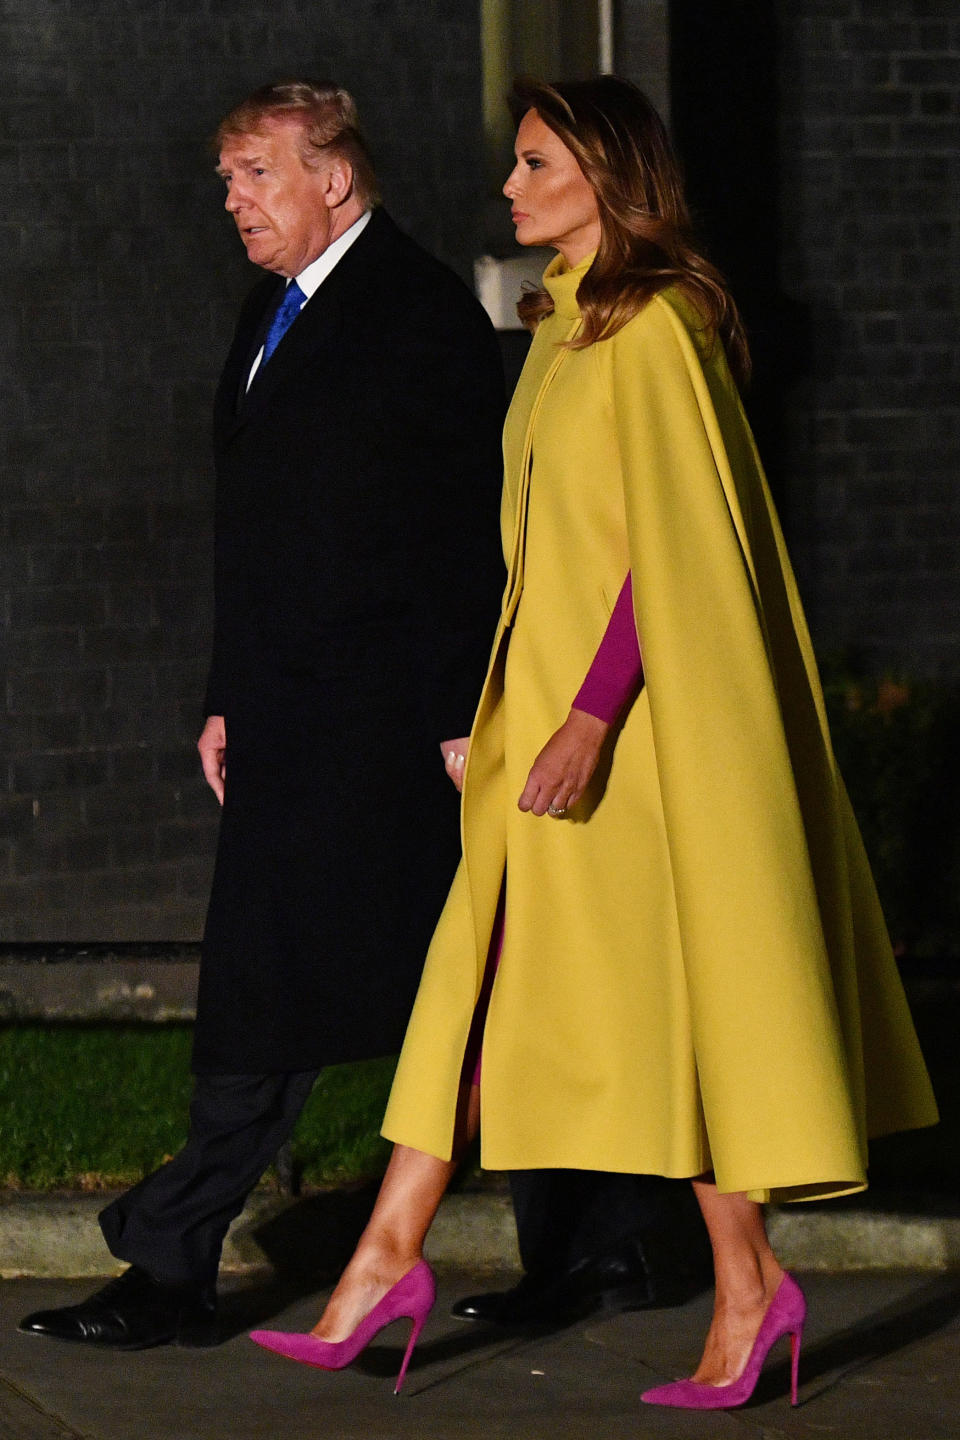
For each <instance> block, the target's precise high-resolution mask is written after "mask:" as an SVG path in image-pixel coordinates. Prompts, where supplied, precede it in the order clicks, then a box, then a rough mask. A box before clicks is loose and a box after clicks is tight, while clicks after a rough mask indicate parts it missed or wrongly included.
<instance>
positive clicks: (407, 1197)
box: [313, 1085, 480, 1340]
mask: <svg viewBox="0 0 960 1440" xmlns="http://www.w3.org/2000/svg"><path fill="white" fill-rule="evenodd" d="M462 1109H463V1118H462V1123H461V1124H460V1125H458V1140H459V1144H458V1146H457V1148H456V1150H455V1152H454V1158H453V1159H452V1160H438V1159H437V1157H436V1156H435V1155H426V1154H424V1152H423V1151H422V1150H411V1149H410V1148H409V1146H406V1145H395V1146H394V1148H393V1154H392V1155H391V1157H390V1164H389V1165H388V1166H387V1170H386V1174H385V1175H384V1177H383V1183H382V1185H381V1186H380V1193H379V1195H378V1196H377V1202H376V1204H375V1205H374V1207H373V1214H372V1215H371V1216H370V1221H369V1223H368V1225H367V1227H366V1229H365V1230H364V1232H363V1234H362V1235H361V1236H360V1240H359V1243H358V1245H357V1248H356V1250H355V1251H354V1253H353V1257H352V1259H351V1260H350V1263H349V1264H348V1266H347V1268H346V1270H344V1272H343V1274H342V1275H341V1277H340V1280H339V1282H338V1284H337V1288H336V1289H335V1290H334V1292H333V1294H332V1295H331V1296H330V1300H329V1302H328V1303H327V1307H326V1309H325V1310H324V1312H323V1314H322V1315H321V1317H320V1319H319V1320H318V1322H317V1324H316V1325H315V1326H314V1327H313V1334H314V1335H317V1336H319V1338H320V1339H321V1340H343V1339H345V1338H346V1336H347V1335H349V1334H351V1333H352V1331H353V1330H355V1329H356V1327H357V1325H358V1324H359V1323H360V1321H361V1320H362V1319H363V1318H364V1316H365V1315H368V1314H369V1313H370V1311H371V1310H372V1309H373V1307H374V1305H376V1303H377V1302H378V1300H380V1299H381V1298H382V1297H383V1296H384V1295H385V1294H386V1293H387V1291H388V1290H389V1289H390V1288H391V1286H393V1285H395V1284H396V1283H397V1281H398V1280H399V1279H400V1278H401V1277H402V1276H403V1275H405V1274H406V1273H407V1271H408V1270H411V1269H412V1268H413V1266H414V1265H416V1263H417V1261H418V1260H419V1259H420V1256H421V1253H422V1251H423V1242H424V1240H425V1239H426V1235H427V1231H428V1230H429V1229H430V1226H431V1224H432V1222H433V1217H434V1216H435V1215H436V1213H437V1209H438V1207H439V1205H440V1201H441V1200H442V1199H443V1197H444V1194H445V1192H446V1189H447V1186H448V1185H449V1183H450V1181H451V1179H452V1178H453V1176H454V1173H455V1172H456V1169H457V1166H458V1164H459V1163H460V1156H461V1155H462V1153H463V1149H464V1147H465V1146H466V1145H468V1144H469V1143H470V1141H471V1140H472V1139H473V1138H474V1136H475V1135H476V1133H477V1129H478V1127H479V1121H480V1089H479V1086H477V1085H471V1086H470V1087H469V1089H468V1090H467V1092H466V1094H465V1095H464V1101H463V1107H462Z"/></svg>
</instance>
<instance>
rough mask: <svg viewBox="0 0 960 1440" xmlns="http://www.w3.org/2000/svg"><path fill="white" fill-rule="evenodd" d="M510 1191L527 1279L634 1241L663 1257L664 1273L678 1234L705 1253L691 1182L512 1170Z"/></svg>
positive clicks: (561, 1269)
mask: <svg viewBox="0 0 960 1440" xmlns="http://www.w3.org/2000/svg"><path fill="white" fill-rule="evenodd" d="M510 1190H511V1193H512V1195H513V1209H514V1214H515V1215H516V1219H517V1238H518V1241H519V1245H520V1258H521V1260H522V1261H523V1267H524V1269H525V1270H526V1272H527V1274H528V1275H532V1276H536V1277H538V1278H539V1277H541V1276H542V1277H543V1278H550V1277H552V1276H554V1275H561V1274H563V1273H564V1272H565V1271H566V1270H569V1269H570V1268H572V1267H573V1266H574V1265H577V1264H579V1263H580V1261H582V1260H591V1259H600V1258H603V1257H605V1256H608V1255H611V1254H613V1253H615V1252H616V1251H617V1250H618V1249H619V1248H620V1247H621V1246H622V1245H624V1244H625V1243H626V1242H628V1241H630V1240H632V1239H638V1240H642V1241H643V1242H644V1249H645V1250H646V1251H647V1252H648V1253H649V1255H650V1258H651V1260H654V1261H656V1260H658V1259H659V1260H660V1262H661V1264H663V1265H664V1267H665V1268H667V1267H669V1265H670V1262H671V1259H672V1256H673V1253H674V1249H675V1245H676V1242H677V1240H678V1239H679V1238H680V1236H688V1237H689V1239H690V1243H691V1244H692V1245H693V1246H694V1247H698V1248H700V1249H702V1248H703V1243H704V1234H703V1226H702V1224H701V1223H700V1222H699V1219H698V1211H697V1205H696V1202H695V1200H694V1197H693V1193H692V1190H691V1187H690V1182H689V1181H688V1180H665V1179H663V1178H662V1177H661V1176H659V1175H619V1174H611V1173H608V1172H606V1171H600V1170H512V1171H511V1172H510ZM658 1249H662V1250H663V1251H664V1253H663V1255H662V1256H658V1255H657V1254H656V1252H657V1250H658ZM658 1268H659V1266H658Z"/></svg>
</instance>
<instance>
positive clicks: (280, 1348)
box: [250, 1260, 437, 1395]
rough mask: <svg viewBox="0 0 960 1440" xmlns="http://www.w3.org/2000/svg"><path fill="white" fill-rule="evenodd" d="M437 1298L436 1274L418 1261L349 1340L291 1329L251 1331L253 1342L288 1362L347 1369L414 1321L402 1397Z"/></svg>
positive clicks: (401, 1378)
mask: <svg viewBox="0 0 960 1440" xmlns="http://www.w3.org/2000/svg"><path fill="white" fill-rule="evenodd" d="M436 1298H437V1287H436V1282H435V1280H434V1278H433V1271H432V1270H431V1269H430V1266H429V1265H428V1264H427V1262H426V1260H418V1261H417V1263H416V1265H414V1267H413V1269H412V1270H408V1271H407V1273H406V1275H403V1276H401V1278H400V1279H399V1280H398V1281H397V1283H396V1285H394V1286H393V1287H392V1288H391V1289H390V1290H388V1291H387V1293H386V1295H384V1297H383V1299H382V1300H379V1301H378V1302H377V1304H376V1305H374V1307H373V1309H372V1310H371V1311H370V1314H369V1315H366V1316H364V1318H363V1319H362V1320H361V1321H360V1324H359V1325H358V1326H357V1328H356V1329H355V1330H354V1331H353V1333H352V1334H351V1335H348V1336H347V1338H346V1339H345V1340H321V1339H319V1337H318V1336H316V1335H311V1334H306V1335H304V1334H302V1333H301V1332H300V1331H288V1330H251V1332H250V1339H251V1340H253V1341H255V1342H256V1344H257V1345H262V1346H263V1348H264V1350H272V1351H273V1352H274V1354H275V1355H284V1356H286V1358H287V1359H288V1360H298V1361H299V1362H300V1364H301V1365H314V1366H316V1368H317V1369H318V1370H343V1369H344V1368H345V1366H347V1365H349V1364H350V1363H351V1361H353V1360H356V1358H357V1356H358V1355H359V1354H360V1353H361V1351H363V1350H365V1349H366V1347H367V1346H368V1345H369V1344H370V1341H371V1340H372V1339H373V1338H374V1336H376V1335H379V1333H380V1331H381V1330H383V1329H384V1328H385V1327H386V1326H387V1325H391V1324H392V1323H393V1321H394V1320H410V1321H411V1322H412V1324H411V1327H410V1340H409V1342H408V1344H407V1349H406V1353H405V1354H404V1357H403V1364H402V1365H401V1366H400V1374H399V1375H398V1376H397V1384H396V1388H395V1389H394V1392H393V1393H394V1394H395V1395H399V1394H400V1389H401V1387H402V1385H403V1382H404V1379H405V1377H406V1373H407V1366H408V1365H409V1363H410V1357H411V1355H412V1354H413V1350H414V1346H415V1345H416V1343H417V1341H418V1339H419V1338H420V1332H421V1330H422V1329H423V1327H424V1325H425V1324H426V1320H427V1316H428V1315H429V1314H430V1311H431V1310H432V1309H433V1302H434V1300H435V1299H436Z"/></svg>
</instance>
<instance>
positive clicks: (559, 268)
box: [543, 251, 596, 320]
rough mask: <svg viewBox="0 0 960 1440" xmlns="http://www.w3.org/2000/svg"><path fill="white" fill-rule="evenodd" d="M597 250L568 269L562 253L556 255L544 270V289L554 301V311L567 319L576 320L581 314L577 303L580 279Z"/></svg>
mask: <svg viewBox="0 0 960 1440" xmlns="http://www.w3.org/2000/svg"><path fill="white" fill-rule="evenodd" d="M595 255H596V251H593V252H592V253H591V254H590V255H585V256H584V257H583V259H582V260H581V261H580V263H579V265H575V266H574V267H573V269H572V270H568V269H567V266H566V262H565V260H564V258H563V256H562V255H555V256H554V258H553V259H552V260H551V261H550V264H549V265H548V266H547V268H546V270H544V272H543V285H544V289H545V290H546V291H547V293H548V294H549V296H550V299H551V300H552V301H553V313H554V314H555V315H562V316H563V317H564V318H565V319H568V320H576V318H577V316H578V315H579V314H580V307H579V305H578V304H577V290H578V289H579V286H580V281H581V280H582V279H583V277H584V275H586V273H587V271H588V270H589V269H590V266H591V265H592V264H593V261H594V256H595Z"/></svg>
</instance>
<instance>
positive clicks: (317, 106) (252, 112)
mask: <svg viewBox="0 0 960 1440" xmlns="http://www.w3.org/2000/svg"><path fill="white" fill-rule="evenodd" d="M285 121H293V122H294V123H295V124H297V125H298V126H299V127H300V158H301V160H302V161H303V163H304V165H306V166H307V168H308V169H311V170H312V169H315V168H316V166H317V165H318V164H319V163H320V161H321V160H322V159H323V158H324V157H325V156H330V155H337V156H340V157H341V158H342V159H344V160H346V161H348V162H349V164H350V165H351V166H352V168H353V191H354V194H355V195H356V197H357V199H358V200H359V201H360V202H361V203H362V204H363V205H367V206H369V205H376V204H377V203H378V201H379V199H380V192H379V187H378V185H377V177H376V174H375V173H374V169H373V162H372V160H371V159H370V152H369V150H368V149H367V145H366V141H365V140H364V138H363V136H362V134H361V133H360V122H359V119H358V117H357V106H356V101H355V100H354V98H353V96H352V95H351V94H350V93H349V91H347V90H344V89H343V87H342V86H341V85H334V83H333V81H331V80H320V81H313V80H287V81H283V82H282V83H280V84H277V85H264V86H262V87H261V88H260V89H259V90H254V92H253V94H252V95H248V96H247V98H246V100H242V101H241V102H240V104H239V105H236V106H234V108H233V109H232V110H231V111H230V113H229V115H227V116H226V117H225V118H224V119H223V120H221V121H220V124H219V125H218V126H217V131H216V134H215V135H214V137H213V147H214V149H215V150H216V152H217V153H218V154H219V152H220V151H221V150H222V149H223V146H224V144H225V143H226V141H227V140H228V139H231V138H233V137H235V136H238V135H259V134H261V133H262V132H263V130H264V129H265V128H266V127H267V126H269V125H270V124H271V122H273V123H276V122H280V123H283V122H285Z"/></svg>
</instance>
